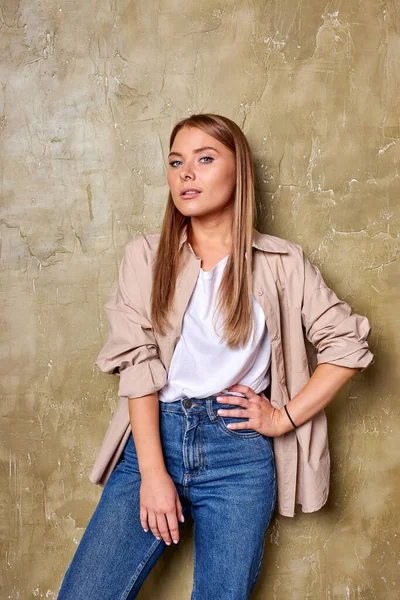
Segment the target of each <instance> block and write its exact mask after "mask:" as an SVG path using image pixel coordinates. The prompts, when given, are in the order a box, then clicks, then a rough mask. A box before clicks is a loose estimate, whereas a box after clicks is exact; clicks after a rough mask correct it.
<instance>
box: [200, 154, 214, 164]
mask: <svg viewBox="0 0 400 600" xmlns="http://www.w3.org/2000/svg"><path fill="white" fill-rule="evenodd" d="M200 160H207V162H206V163H204V164H208V163H209V162H212V161H213V160H214V159H213V157H212V156H202V158H201V159H200Z"/></svg>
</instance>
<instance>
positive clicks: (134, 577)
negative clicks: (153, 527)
mask: <svg viewBox="0 0 400 600" xmlns="http://www.w3.org/2000/svg"><path fill="white" fill-rule="evenodd" d="M161 542H162V540H156V542H155V543H154V544H153V545H152V546H150V549H149V551H148V553H147V555H146V556H145V558H144V559H143V560H142V562H141V563H140V565H139V566H138V567H137V569H136V571H135V573H134V574H133V575H132V578H131V580H130V582H129V583H128V586H127V587H126V588H125V590H124V592H123V594H122V596H121V598H120V600H126V599H127V597H128V596H129V594H130V592H131V590H132V588H133V586H134V585H135V583H136V581H137V580H138V577H139V575H140V574H141V572H142V571H143V569H144V567H145V566H146V564H147V563H148V561H149V560H150V558H151V556H152V555H153V554H154V551H155V550H156V548H157V547H158V546H159V545H160V544H161Z"/></svg>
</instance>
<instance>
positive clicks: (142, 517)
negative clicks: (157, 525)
mask: <svg viewBox="0 0 400 600" xmlns="http://www.w3.org/2000/svg"><path fill="white" fill-rule="evenodd" d="M139 518H140V524H141V526H142V527H143V529H144V531H146V532H147V531H148V530H149V523H148V521H147V508H145V507H144V506H141V507H140V511H139Z"/></svg>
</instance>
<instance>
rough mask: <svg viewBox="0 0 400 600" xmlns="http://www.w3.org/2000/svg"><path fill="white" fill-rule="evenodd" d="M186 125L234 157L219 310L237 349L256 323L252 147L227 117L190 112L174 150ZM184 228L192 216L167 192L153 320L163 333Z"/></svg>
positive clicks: (226, 335)
mask: <svg viewBox="0 0 400 600" xmlns="http://www.w3.org/2000/svg"><path fill="white" fill-rule="evenodd" d="M183 127H196V128H198V129H201V130H203V131H205V132H206V133H208V135H211V136H212V137H213V138H215V139H217V140H218V141H219V142H221V143H222V144H224V145H225V146H226V147H227V148H229V150H231V151H232V152H233V154H234V156H235V161H236V185H235V190H234V200H233V204H234V206H233V224H232V248H231V252H230V255H229V258H228V261H227V263H226V266H225V270H224V274H223V277H222V279H221V284H220V288H219V295H218V298H219V300H218V304H217V306H216V309H217V310H218V311H222V314H223V315H224V319H223V332H222V336H221V337H222V339H223V340H224V341H225V343H226V344H227V345H228V346H229V347H230V348H237V347H239V346H240V345H241V344H245V343H247V341H248V339H249V336H250V335H251V331H252V325H253V312H252V299H251V292H252V229H253V223H254V220H255V217H256V214H255V213H256V205H255V196H254V169H253V161H252V157H251V151H250V147H249V144H248V142H247V139H246V137H245V135H244V133H243V132H242V130H241V129H240V127H239V126H238V125H237V124H236V123H235V122H234V121H231V120H230V119H228V118H227V117H223V116H221V115H215V114H198V115H191V116H190V117H187V118H185V119H182V120H181V121H179V122H178V123H177V124H176V125H175V127H174V128H173V130H172V133H171V136H170V144H169V148H170V149H171V148H172V145H173V143H174V140H175V137H176V135H177V133H178V132H179V131H180V130H181V129H182V128H183ZM186 226H187V227H188V233H189V228H190V217H186V216H184V215H182V213H180V212H179V211H178V210H177V208H176V207H175V204H174V202H173V200H172V195H171V192H169V194H168V200H167V206H166V210H165V214H164V219H163V223H162V228H161V234H160V239H159V246H158V250H157V256H156V259H155V263H154V270H153V287H152V295H151V322H152V325H153V328H154V330H155V332H156V333H159V334H161V335H165V327H166V326H169V323H168V313H169V311H170V310H171V309H172V306H173V300H174V295H175V286H176V279H177V275H178V272H179V265H180V256H181V255H180V252H179V241H180V238H181V235H182V232H183V230H184V228H185V227H186ZM247 257H250V260H247ZM166 258H167V260H166Z"/></svg>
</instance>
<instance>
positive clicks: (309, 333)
mask: <svg viewBox="0 0 400 600" xmlns="http://www.w3.org/2000/svg"><path fill="white" fill-rule="evenodd" d="M303 265H304V289H303V302H302V321H303V326H304V330H305V335H306V337H307V339H308V340H309V341H310V342H311V344H313V346H314V347H315V348H316V349H317V368H316V369H315V371H314V373H313V374H312V376H311V378H310V380H309V381H308V383H307V384H306V385H305V386H304V388H303V389H302V390H301V391H300V392H299V393H298V394H296V396H295V397H294V398H293V399H292V400H291V401H290V402H289V403H288V404H287V409H288V412H289V414H290V417H291V418H292V420H293V422H294V423H295V424H296V425H297V427H299V426H300V425H302V424H303V423H305V422H306V421H308V420H309V419H311V418H312V417H313V416H314V415H315V414H317V413H318V412H319V411H320V410H322V409H323V408H325V407H326V406H327V405H328V404H329V403H330V402H331V400H333V398H334V397H335V396H336V394H337V393H338V392H339V390H340V389H341V388H342V387H343V386H344V384H345V383H346V381H348V380H349V379H350V378H351V377H353V375H355V373H357V371H364V370H365V369H366V368H367V366H368V365H370V364H372V363H373V362H374V357H373V354H372V353H371V352H370V350H369V346H368V338H369V335H370V332H371V327H370V324H369V321H368V319H367V318H366V317H364V316H362V315H358V314H356V313H352V310H351V308H350V306H349V305H348V304H346V303H345V302H343V301H342V300H340V299H339V298H338V297H337V295H336V294H335V292H334V291H333V290H331V289H330V288H329V287H328V286H327V285H326V283H325V282H324V280H323V278H322V275H321V272H320V271H319V269H318V268H317V267H316V266H315V265H313V264H312V263H311V262H310V261H309V259H308V258H307V257H306V255H305V254H304V252H303ZM279 413H280V414H279V416H280V418H279V423H280V434H279V435H282V434H284V433H286V432H287V431H291V430H292V429H294V427H293V425H292V423H291V422H290V419H289V418H288V416H287V413H286V410H285V408H284V407H283V408H281V409H280V410H279Z"/></svg>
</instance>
